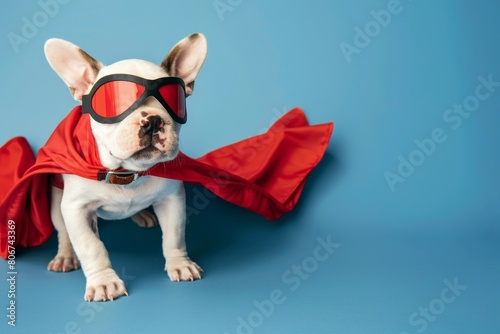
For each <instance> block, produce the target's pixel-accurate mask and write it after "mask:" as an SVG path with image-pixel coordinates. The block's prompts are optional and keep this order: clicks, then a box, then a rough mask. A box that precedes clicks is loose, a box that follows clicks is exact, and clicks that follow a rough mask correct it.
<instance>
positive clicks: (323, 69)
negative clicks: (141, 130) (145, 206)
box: [0, 0, 500, 334]
mask: <svg viewBox="0 0 500 334" xmlns="http://www.w3.org/2000/svg"><path fill="white" fill-rule="evenodd" d="M118 3H119V4H120V5H117V4H118ZM0 7H1V9H2V10H0V13H1V14H0V17H1V18H2V19H1V20H0V29H1V32H2V34H3V36H4V38H3V40H2V41H0V52H1V53H0V55H1V59H2V64H1V65H0V75H1V78H2V81H3V84H2V90H0V100H1V101H2V107H1V110H3V111H2V112H0V116H1V120H2V121H0V144H1V143H3V142H5V141H7V140H8V139H9V138H12V137H14V136H18V135H22V136H26V137H27V138H28V140H29V141H30V143H31V144H32V146H33V148H34V149H35V150H36V149H38V148H39V147H40V146H42V145H43V143H44V142H45V141H46V139H47V138H48V136H49V135H50V133H51V132H52V130H53V129H54V127H55V126H56V125H57V123H58V122H59V121H60V120H61V119H62V118H63V117H64V116H65V115H66V114H67V113H68V112H69V111H70V109H71V108H72V107H73V106H74V105H75V103H76V102H75V101H73V100H72V98H71V97H70V95H69V94H68V90H67V88H66V87H65V85H64V84H63V83H62V81H61V80H60V79H59V78H58V77H57V75H56V74H55V73H54V72H53V71H52V70H51V68H50V67H49V66H48V65H47V63H46V60H45V57H44V55H43V44H44V42H45V40H47V39H48V38H51V37H60V38H64V39H67V40H69V41H71V42H73V43H76V44H78V45H79V46H81V47H82V48H83V49H85V50H86V51H87V52H88V53H89V54H91V55H92V56H94V57H96V58H97V59H99V60H101V61H103V62H104V63H106V64H110V63H113V62H115V61H118V60H121V59H123V58H141V59H147V60H150V61H155V62H160V61H161V60H162V59H163V57H164V56H165V55H166V53H167V52H168V50H169V49H170V48H171V47H172V46H173V45H174V44H175V43H176V42H177V41H178V40H180V39H181V38H183V37H184V36H187V35H188V34H190V33H192V32H196V31H200V32H203V33H204V34H205V35H206V37H207V40H208V45H209V53H208V58H207V60H206V62H205V64H204V67H203V69H202V71H201V73H200V76H199V78H198V79H197V83H196V89H195V92H194V94H193V96H192V97H189V99H188V101H187V103H188V110H189V121H188V122H187V124H186V125H185V126H184V127H183V130H182V138H181V147H182V150H183V151H184V152H185V153H187V154H189V155H191V156H200V155H202V154H204V153H205V152H208V151H210V150H212V149H215V148H217V147H221V146H223V145H226V144H229V143H232V142H235V141H237V140H239V139H243V138H245V137H248V136H251V135H254V134H257V133H259V132H262V131H263V130H264V129H266V128H267V127H268V126H269V125H270V124H271V123H272V122H273V121H274V120H275V119H276V118H277V117H278V116H279V115H281V114H283V112H285V111H287V110H288V109H291V108H292V107H294V106H299V107H302V108H303V109H304V110H305V112H306V114H307V116H308V118H309V120H310V121H311V123H313V124H318V123H325V122H330V121H333V122H335V130H334V133H333V137H332V141H331V143H330V146H329V148H328V150H327V154H326V155H325V157H324V159H323V161H322V162H321V163H320V165H319V166H318V167H317V168H316V169H315V170H314V171H313V172H312V174H311V176H310V178H309V179H308V182H307V184H306V187H305V189H304V192H303V194H302V197H301V200H300V202H299V204H298V206H297V207H296V208H295V209H294V210H293V211H292V212H291V213H289V214H287V215H285V216H284V217H283V218H282V219H280V220H278V221H277V222H269V221H266V220H265V219H264V218H262V217H260V216H258V215H256V214H253V213H251V212H248V211H245V210H243V209H241V208H238V207H236V206H234V205H231V204H228V203H226V202H224V201H223V200H220V199H214V198H204V199H200V197H199V195H197V194H199V192H200V191H201V188H198V187H197V186H193V185H189V186H188V187H187V204H188V206H190V207H191V209H193V211H191V212H192V214H191V215H190V219H189V225H188V228H187V243H188V250H189V252H190V255H191V257H192V258H193V260H195V261H196V262H197V263H198V264H199V265H200V266H202V267H203V269H204V270H205V274H204V277H203V279H202V280H200V281H195V282H188V283H174V282H171V281H170V280H169V279H168V277H167V275H166V273H165V272H164V271H163V265H164V259H163V257H162V252H161V233H160V230H159V228H153V229H142V228H140V227H138V226H136V225H135V224H134V223H133V222H132V221H130V220H125V221H113V222H107V221H102V222H100V233H101V238H102V240H103V241H104V243H105V245H106V246H107V249H108V251H109V253H110V256H111V260H112V263H113V267H114V268H115V270H116V271H117V272H118V274H119V275H120V276H121V277H122V279H123V280H124V281H125V283H126V285H127V288H128V291H129V293H130V295H129V296H128V297H122V298H119V299H118V300H115V301H114V302H105V303H87V302H84V301H83V294H84V289H85V280H84V276H83V273H82V272H81V271H75V272H70V273H53V272H49V271H47V269H46V267H47V263H48V262H49V261H50V259H51V258H52V257H53V256H54V254H55V252H56V248H57V243H56V238H55V235H53V236H52V238H51V239H50V241H49V242H47V243H45V244H44V245H42V246H40V247H36V248H31V249H18V253H17V256H16V268H17V275H16V280H15V297H9V288H10V285H9V281H8V279H9V277H10V276H9V274H7V272H8V263H7V262H5V261H0V278H2V277H3V278H2V279H0V282H1V283H0V306H1V307H0V333H30V334H31V333H36V334H38V333H43V334H50V333H51V334H60V333H68V334H70V333H75V334H77V333H80V334H83V333H91V334H99V333H120V334H121V333H126V334H127V333H179V334H184V333H188V334H189V333H208V334H211V333H219V334H265V333H272V334H274V333H287V334H310V333H311V334H321V333H329V334H330V333H332V334H333V333H335V334H336V333H340V334H379V333H380V334H416V333H429V334H431V333H444V334H462V333H463V334H498V333H500V320H499V316H498V315H499V313H500V225H499V223H500V209H499V199H500V176H499V169H500V153H499V150H498V143H499V142H500V131H498V126H499V125H500V66H499V65H500V43H499V40H498V36H500V25H499V23H498V13H499V12H500V3H498V1H495V0H484V1H480V2H466V1H451V0H450V1H438V2H436V1H431V0H419V1H411V0H401V1H397V0H360V1H355V2H354V1H348V0H341V1H316V2H310V1H309V2H307V1H293V2H292V1H288V2H287V1H283V0H281V1H264V0H255V1H236V0H231V1H230V0H217V1H213V0H210V1H185V2H179V1H153V0H151V1H141V2H132V1H122V2H117V1H96V0H91V1H85V2H83V1H62V0H42V1H37V0H27V1H22V2H15V3H14V2H8V3H5V4H0ZM0 223H4V222H0ZM11 300H15V305H16V309H15V315H16V318H15V319H16V322H15V325H16V326H15V327H13V326H10V325H9V324H8V321H9V318H8V314H9V312H10V311H9V310H8V309H7V308H8V307H9V302H10V301H11ZM1 319H3V320H1Z"/></svg>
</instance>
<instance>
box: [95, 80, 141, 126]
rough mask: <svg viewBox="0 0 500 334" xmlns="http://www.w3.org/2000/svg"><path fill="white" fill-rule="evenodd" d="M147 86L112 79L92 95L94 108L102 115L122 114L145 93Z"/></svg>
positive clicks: (108, 116)
mask: <svg viewBox="0 0 500 334" xmlns="http://www.w3.org/2000/svg"><path fill="white" fill-rule="evenodd" d="M144 90H145V88H144V87H143V86H141V85H139V84H136V83H134V82H130V81H110V82H106V83H105V84H103V85H102V86H100V87H99V88H98V89H97V90H96V92H95V93H94V95H93V96H92V109H94V111H95V112H96V113H97V114H98V115H99V116H101V117H106V118H111V117H115V116H118V115H121V114H122V113H123V112H124V111H125V110H127V109H128V108H130V106H131V105H132V104H134V102H135V101H137V100H138V99H139V97H140V96H141V95H142V93H144Z"/></svg>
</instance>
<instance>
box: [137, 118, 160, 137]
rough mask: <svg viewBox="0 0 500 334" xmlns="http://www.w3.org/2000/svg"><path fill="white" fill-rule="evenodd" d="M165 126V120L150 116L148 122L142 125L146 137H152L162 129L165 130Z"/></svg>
mask: <svg viewBox="0 0 500 334" xmlns="http://www.w3.org/2000/svg"><path fill="white" fill-rule="evenodd" d="M163 124H164V123H163V120H162V119H161V117H160V116H149V117H148V118H147V120H146V121H145V122H144V123H142V129H143V133H144V134H146V135H152V134H154V133H156V132H158V131H160V129H161V128H163Z"/></svg>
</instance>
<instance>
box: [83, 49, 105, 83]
mask: <svg viewBox="0 0 500 334" xmlns="http://www.w3.org/2000/svg"><path fill="white" fill-rule="evenodd" d="M78 52H80V55H81V56H82V57H83V59H85V61H86V62H87V63H88V64H89V65H90V67H91V68H92V72H94V76H97V74H98V73H99V70H100V69H101V64H99V62H98V61H97V60H95V59H94V58H92V56H90V55H89V54H88V53H87V52H85V51H83V50H82V49H78Z"/></svg>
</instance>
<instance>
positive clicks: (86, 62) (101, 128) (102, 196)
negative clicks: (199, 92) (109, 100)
mask: <svg viewBox="0 0 500 334" xmlns="http://www.w3.org/2000/svg"><path fill="white" fill-rule="evenodd" d="M206 53H207V43H206V39H205V37H204V36H203V35H202V34H193V35H190V36H188V37H186V38H184V39H183V40H181V41H180V42H179V43H178V44H177V45H175V46H174V47H173V48H172V50H171V51H170V53H169V54H168V56H167V57H166V58H165V60H164V61H163V62H162V64H161V65H160V66H159V65H156V64H153V63H150V62H147V61H144V60H137V59H132V60H124V61H120V62H117V63H114V64H112V65H109V66H104V65H103V64H102V63H100V62H98V61H96V60H95V59H94V58H92V57H91V56H89V55H88V54H87V53H86V52H84V51H83V50H81V49H80V48H79V47H77V46H76V45H74V44H71V43H69V42H67V41H64V40H60V39H50V40H48V41H47V42H46V44H45V54H46V57H47V60H48V62H49V64H50V65H51V66H52V68H53V69H54V70H55V72H56V73H57V74H58V75H59V76H60V77H61V78H62V79H63V81H64V82H65V83H66V84H67V85H68V86H69V88H70V91H71V94H72V95H73V97H74V98H75V99H76V100H78V101H81V100H82V96H84V95H85V94H88V93H89V92H90V91H91V89H92V87H93V85H94V83H96V81H98V80H99V79H100V78H102V77H105V76H109V75H112V74H128V75H133V76H138V77H142V78H145V79H149V80H155V79H158V78H163V77H174V76H175V77H179V78H181V79H182V80H183V81H184V83H185V92H186V96H188V95H190V94H191V93H192V91H193V88H194V81H195V78H196V76H197V74H198V72H199V70H200V69H201V67H202V65H203V62H204V60H205V57H206ZM152 122H153V123H154V126H153V127H151V123H152ZM90 124H91V129H92V133H93V135H94V137H95V141H96V144H97V149H98V151H99V157H100V160H101V163H102V165H103V167H105V168H107V169H109V170H116V169H119V168H123V169H126V170H129V171H137V172H140V171H146V170H148V169H149V168H151V167H152V166H154V165H155V164H157V163H160V162H166V161H170V160H173V159H174V158H175V157H176V155H177V153H178V151H179V131H180V128H181V125H180V124H179V123H178V122H176V121H174V119H173V118H172V117H171V115H170V114H169V113H167V112H166V109H165V108H164V107H163V105H162V104H161V103H160V102H159V101H158V100H157V99H156V98H155V97H152V96H150V97H148V98H147V99H146V100H145V101H144V102H143V103H142V104H140V105H139V106H138V107H137V108H136V109H135V110H133V111H132V112H131V113H130V114H129V115H128V116H127V117H126V118H124V119H123V120H121V121H120V122H116V123H112V124H104V123H101V122H98V121H96V120H94V119H92V118H91V122H90ZM62 177H63V180H64V190H61V189H59V188H56V187H52V201H51V203H52V204H51V217H52V221H53V223H54V227H55V229H56V230H57V233H58V240H59V247H58V252H57V255H56V256H55V258H54V259H53V260H52V261H50V263H49V265H48V269H49V270H52V271H57V272H61V271H62V272H65V271H71V270H75V269H78V268H79V263H80V264H81V266H82V269H83V272H84V274H85V277H86V280H87V284H86V291H85V296H84V298H85V300H86V301H106V300H113V299H116V298H118V297H120V296H122V295H127V290H126V288H125V284H124V283H123V281H122V280H121V279H120V278H119V277H118V275H117V274H116V272H115V271H114V270H113V269H112V267H111V262H110V259H109V256H108V252H107V250H106V248H105V247H104V244H103V243H102V241H101V240H100V239H99V236H98V233H97V217H100V218H103V219H109V220H113V219H124V218H128V217H132V219H133V220H134V221H135V222H136V223H138V224H139V225H140V226H143V227H152V226H155V225H157V224H158V223H159V225H160V227H161V229H162V233H163V254H164V256H165V259H166V265H165V270H166V271H167V273H168V276H169V277H170V279H171V280H172V281H192V280H194V279H200V278H201V272H202V269H201V268H200V267H199V266H198V265H197V264H196V263H194V262H193V261H191V260H190V258H189V257H188V255H187V251H186V244H185V238H184V235H185V222H186V205H185V193H184V186H183V183H182V182H181V181H176V180H169V179H164V178H157V177H153V176H140V177H138V178H137V179H136V180H135V181H133V182H131V183H130V184H127V185H120V184H109V183H106V182H103V181H94V180H89V179H85V178H82V177H79V176H76V175H71V174H65V175H63V176H62ZM150 206H152V207H153V209H154V213H155V214H153V213H151V212H149V211H148V210H146V209H147V208H148V207H150Z"/></svg>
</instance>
